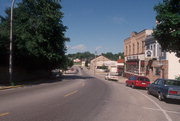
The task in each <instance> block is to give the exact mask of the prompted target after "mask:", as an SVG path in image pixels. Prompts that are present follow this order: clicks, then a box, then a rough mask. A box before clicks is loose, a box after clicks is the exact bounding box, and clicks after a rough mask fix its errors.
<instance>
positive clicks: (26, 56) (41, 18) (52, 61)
mask: <svg viewBox="0 0 180 121" xmlns="http://www.w3.org/2000/svg"><path fill="white" fill-rule="evenodd" d="M59 1H60V0H59ZM60 10H61V5H60V2H54V1H52V0H22V2H20V3H18V4H17V7H16V8H15V9H14V21H13V38H14V39H13V40H14V43H13V45H14V46H13V49H14V53H13V55H14V65H16V66H22V67H25V68H28V69H33V70H34V69H37V68H38V69H46V70H51V69H54V68H58V67H59V68H61V65H63V64H64V63H65V60H66V57H65V52H66V47H65V42H67V41H69V39H68V38H66V37H65V35H64V33H65V32H66V29H67V27H66V26H64V25H63V23H62V18H63V13H62V12H61V11H60ZM6 13H7V17H1V18H3V21H2V22H1V23H0V31H1V33H0V38H3V39H0V50H3V51H0V55H8V53H9V50H8V48H7V47H8V44H9V43H8V37H9V20H10V9H7V10H6ZM3 60H7V56H3ZM4 62H6V61H4ZM2 63H3V62H2Z"/></svg>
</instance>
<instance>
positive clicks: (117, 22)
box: [0, 0, 162, 54]
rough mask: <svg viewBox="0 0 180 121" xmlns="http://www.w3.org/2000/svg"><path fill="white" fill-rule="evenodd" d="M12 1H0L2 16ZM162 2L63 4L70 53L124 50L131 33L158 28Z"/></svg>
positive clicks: (71, 0) (67, 0)
mask: <svg viewBox="0 0 180 121" xmlns="http://www.w3.org/2000/svg"><path fill="white" fill-rule="evenodd" d="M10 1H11V0H0V15H4V13H3V11H4V9H5V8H6V7H8V6H9V5H10ZM159 2H162V0H61V5H62V12H64V18H63V24H64V25H65V26H67V27H68V29H67V32H66V33H65V35H66V36H67V37H69V38H70V40H71V41H70V42H67V43H66V45H67V48H68V50H67V53H76V52H85V51H90V52H91V53H95V51H97V53H98V54H101V53H106V52H112V53H119V52H123V50H124V47H123V45H124V39H126V38H128V37H129V36H130V34H131V32H133V31H136V32H140V31H142V30H144V29H153V28H154V27H155V16H156V12H155V11H154V9H153V7H154V6H155V5H157V4H158V3H159Z"/></svg>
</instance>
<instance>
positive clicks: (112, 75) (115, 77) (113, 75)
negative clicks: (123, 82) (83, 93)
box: [105, 72, 119, 81]
mask: <svg viewBox="0 0 180 121" xmlns="http://www.w3.org/2000/svg"><path fill="white" fill-rule="evenodd" d="M105 79H106V80H116V81H118V80H119V74H118V73H112V72H110V73H108V74H107V75H106V76H105Z"/></svg>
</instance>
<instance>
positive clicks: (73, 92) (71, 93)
mask: <svg viewBox="0 0 180 121" xmlns="http://www.w3.org/2000/svg"><path fill="white" fill-rule="evenodd" d="M77 92H78V90H75V91H72V92H70V93H68V94H66V95H64V97H68V96H70V95H73V94H75V93H77Z"/></svg>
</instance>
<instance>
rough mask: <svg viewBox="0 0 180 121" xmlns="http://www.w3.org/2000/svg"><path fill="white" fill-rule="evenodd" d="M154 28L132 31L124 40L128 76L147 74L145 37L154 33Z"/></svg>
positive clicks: (125, 72) (126, 74)
mask: <svg viewBox="0 0 180 121" xmlns="http://www.w3.org/2000/svg"><path fill="white" fill-rule="evenodd" d="M152 32H153V31H152V30H143V31H141V32H139V33H137V32H132V33H131V36H130V37H129V38H127V39H125V40H124V56H125V69H124V74H125V76H126V77H129V75H145V56H144V54H145V48H144V47H145V39H146V37H147V36H148V35H150V34H152Z"/></svg>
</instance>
